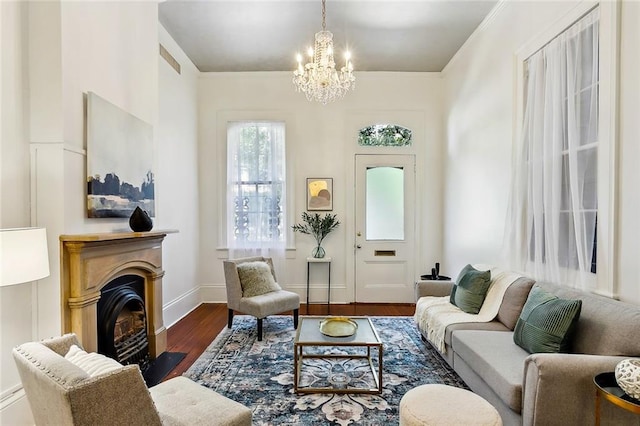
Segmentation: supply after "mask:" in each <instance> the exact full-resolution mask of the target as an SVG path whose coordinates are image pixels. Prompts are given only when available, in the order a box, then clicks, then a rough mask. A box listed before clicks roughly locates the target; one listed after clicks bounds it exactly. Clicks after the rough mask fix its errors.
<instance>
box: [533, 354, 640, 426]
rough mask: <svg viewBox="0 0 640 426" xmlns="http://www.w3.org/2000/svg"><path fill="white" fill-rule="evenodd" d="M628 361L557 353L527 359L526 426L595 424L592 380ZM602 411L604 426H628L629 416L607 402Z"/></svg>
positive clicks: (617, 357) (621, 358)
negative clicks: (611, 425) (624, 425)
mask: <svg viewBox="0 0 640 426" xmlns="http://www.w3.org/2000/svg"><path fill="white" fill-rule="evenodd" d="M625 358H628V357H621V356H604V355H584V354H557V353H554V354H548V353H544V354H532V355H530V356H528V357H527V359H526V360H525V364H524V380H523V384H522V424H523V426H528V425H549V424H567V425H568V424H584V425H587V424H594V422H595V394H596V388H595V384H594V383H593V378H594V376H595V375H596V374H599V373H603V372H607V371H613V370H614V369H615V367H616V364H617V363H618V362H620V361H621V360H623V359H625ZM607 405H609V406H610V407H607ZM601 408H602V411H601V413H602V417H603V419H607V422H605V423H604V424H627V423H625V421H628V419H629V417H628V415H629V414H630V413H625V412H624V411H623V410H620V409H615V410H614V409H612V408H614V407H613V406H612V405H611V404H607V403H606V402H601ZM613 419H615V420H613ZM625 419H626V420H625ZM611 421H613V422H614V423H609V422H611Z"/></svg>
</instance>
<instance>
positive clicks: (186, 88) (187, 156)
mask: <svg viewBox="0 0 640 426" xmlns="http://www.w3.org/2000/svg"><path fill="white" fill-rule="evenodd" d="M158 28H159V38H160V43H161V44H162V45H163V46H164V47H165V48H166V49H167V50H168V51H169V53H171V55H172V56H173V57H174V58H175V59H176V60H177V61H178V63H180V65H181V73H180V74H178V73H177V72H176V71H175V70H174V69H173V68H171V66H170V65H169V64H168V63H167V62H166V61H165V60H164V59H163V58H162V57H160V56H158V72H159V74H158V80H159V81H158V83H159V90H158V93H159V99H158V100H159V111H158V127H157V138H156V139H157V148H158V149H157V163H156V166H157V168H158V170H159V171H160V173H159V174H158V177H157V179H156V188H157V193H156V198H157V200H156V203H157V204H156V207H157V212H158V213H157V215H158V219H159V221H161V226H162V229H177V230H179V232H178V233H177V234H170V235H169V236H168V237H167V239H166V240H165V241H166V243H165V246H164V251H163V268H164V270H165V276H164V278H163V299H164V306H163V311H164V321H165V326H167V327H168V326H170V325H171V324H173V323H175V322H176V321H177V320H179V319H180V318H181V317H183V316H184V315H186V314H187V313H188V312H189V311H191V310H192V309H194V308H195V307H197V306H198V305H199V304H200V279H199V277H198V260H199V258H198V243H199V232H198V223H199V217H200V216H199V213H200V210H199V207H198V206H199V203H198V199H199V194H198V127H197V123H198V112H197V102H198V92H197V90H198V75H199V71H198V70H197V69H196V67H195V66H194V65H193V64H192V63H191V61H190V60H189V59H188V58H187V56H186V55H185V54H184V52H183V51H182V49H180V47H179V46H178V45H177V44H176V43H175V41H174V40H173V39H172V38H171V36H170V35H169V34H168V33H167V31H166V30H165V29H164V28H163V27H162V25H160V24H158Z"/></svg>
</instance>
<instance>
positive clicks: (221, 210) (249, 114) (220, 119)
mask: <svg viewBox="0 0 640 426" xmlns="http://www.w3.org/2000/svg"><path fill="white" fill-rule="evenodd" d="M231 121H279V122H284V125H285V138H286V140H285V157H286V162H285V164H286V169H287V170H286V174H287V176H286V179H287V180H286V188H287V190H286V191H287V194H286V200H287V206H286V209H287V210H286V212H287V214H286V221H287V223H286V224H285V229H286V230H287V235H286V238H285V241H286V244H287V247H290V246H292V245H293V244H295V238H294V235H293V229H292V226H293V224H294V223H295V217H296V214H295V211H296V210H295V198H296V192H297V191H296V182H295V176H296V174H295V164H294V161H293V159H294V158H295V155H294V146H295V144H296V143H295V141H296V140H298V133H297V130H296V125H295V123H296V120H295V114H294V113H293V112H291V111H284V110H255V111H253V110H247V111H245V110H221V111H218V112H217V116H216V126H217V129H216V133H215V134H216V139H217V147H216V151H217V165H218V170H217V172H218V176H217V179H218V200H217V205H218V217H219V218H220V220H219V221H218V244H217V247H218V248H217V250H218V256H220V255H221V254H222V252H221V250H227V247H228V245H227V123H229V122H231Z"/></svg>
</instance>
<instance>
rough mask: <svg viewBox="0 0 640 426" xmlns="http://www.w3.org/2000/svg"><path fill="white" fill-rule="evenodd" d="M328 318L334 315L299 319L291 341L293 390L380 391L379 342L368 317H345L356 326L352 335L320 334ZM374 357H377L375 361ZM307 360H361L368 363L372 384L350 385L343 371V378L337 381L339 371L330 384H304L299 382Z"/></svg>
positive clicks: (334, 391)
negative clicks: (323, 323)
mask: <svg viewBox="0 0 640 426" xmlns="http://www.w3.org/2000/svg"><path fill="white" fill-rule="evenodd" d="M328 318H329V319H333V317H323V316H305V317H301V318H300V324H299V326H298V330H297V332H296V338H295V340H294V342H293V368H294V379H293V380H294V382H293V383H294V385H293V387H294V391H295V392H296V393H369V394H379V393H382V341H381V340H380V337H379V336H378V333H377V332H376V329H375V328H374V327H373V324H372V323H371V320H370V319H369V318H368V317H349V318H348V319H349V320H350V321H351V322H352V323H353V324H354V328H355V331H354V332H353V334H352V335H349V336H344V337H332V336H329V335H326V334H323V333H322V332H321V330H320V325H321V323H322V322H323V321H324V320H326V319H328ZM330 330H331V329H330ZM325 332H326V330H325ZM338 334H339V333H338ZM332 348H337V349H340V352H342V353H336V351H331V349H332ZM344 352H348V353H344ZM372 355H374V356H372ZM375 355H377V357H376V356H375ZM374 358H377V362H376V360H375V359H374ZM309 359H324V360H327V361H331V360H335V359H345V360H363V361H364V362H365V363H367V364H368V370H369V371H370V374H371V382H372V384H373V385H372V386H367V387H364V386H350V385H349V382H350V378H349V376H348V374H347V373H346V372H345V373H343V374H342V377H343V378H344V381H341V380H340V374H336V375H335V376H336V377H337V379H336V380H334V382H333V384H332V385H331V386H329V384H328V383H327V386H320V387H316V386H305V385H303V384H301V383H300V380H301V378H302V370H303V368H304V367H305V360H309ZM309 368H312V367H309ZM329 381H330V380H329Z"/></svg>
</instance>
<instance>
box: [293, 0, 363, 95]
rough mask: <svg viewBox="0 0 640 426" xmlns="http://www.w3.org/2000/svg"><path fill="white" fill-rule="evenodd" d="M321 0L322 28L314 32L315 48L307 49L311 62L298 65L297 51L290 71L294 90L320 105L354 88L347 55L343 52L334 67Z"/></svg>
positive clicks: (331, 38) (331, 42)
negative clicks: (341, 60) (339, 65)
mask: <svg viewBox="0 0 640 426" xmlns="http://www.w3.org/2000/svg"><path fill="white" fill-rule="evenodd" d="M325 1H326V0H322V31H319V32H317V33H316V41H315V49H312V48H309V51H308V53H309V56H310V60H311V62H308V63H307V64H305V65H304V66H303V65H302V56H301V55H300V54H299V53H298V55H297V61H298V68H297V69H296V70H295V71H294V72H293V84H295V86H296V90H297V91H298V92H304V94H305V95H306V96H307V99H308V100H310V101H313V100H315V101H318V102H320V103H321V104H323V105H326V104H327V102H331V101H334V100H335V99H337V98H341V97H343V96H344V94H345V93H347V91H349V89H353V88H354V87H355V81H356V78H355V77H354V75H353V64H352V63H351V55H350V53H349V52H348V51H347V52H346V53H345V65H344V67H342V68H341V69H340V71H337V70H336V63H335V62H334V60H333V34H331V31H327V25H326V23H325V20H326V11H325Z"/></svg>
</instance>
